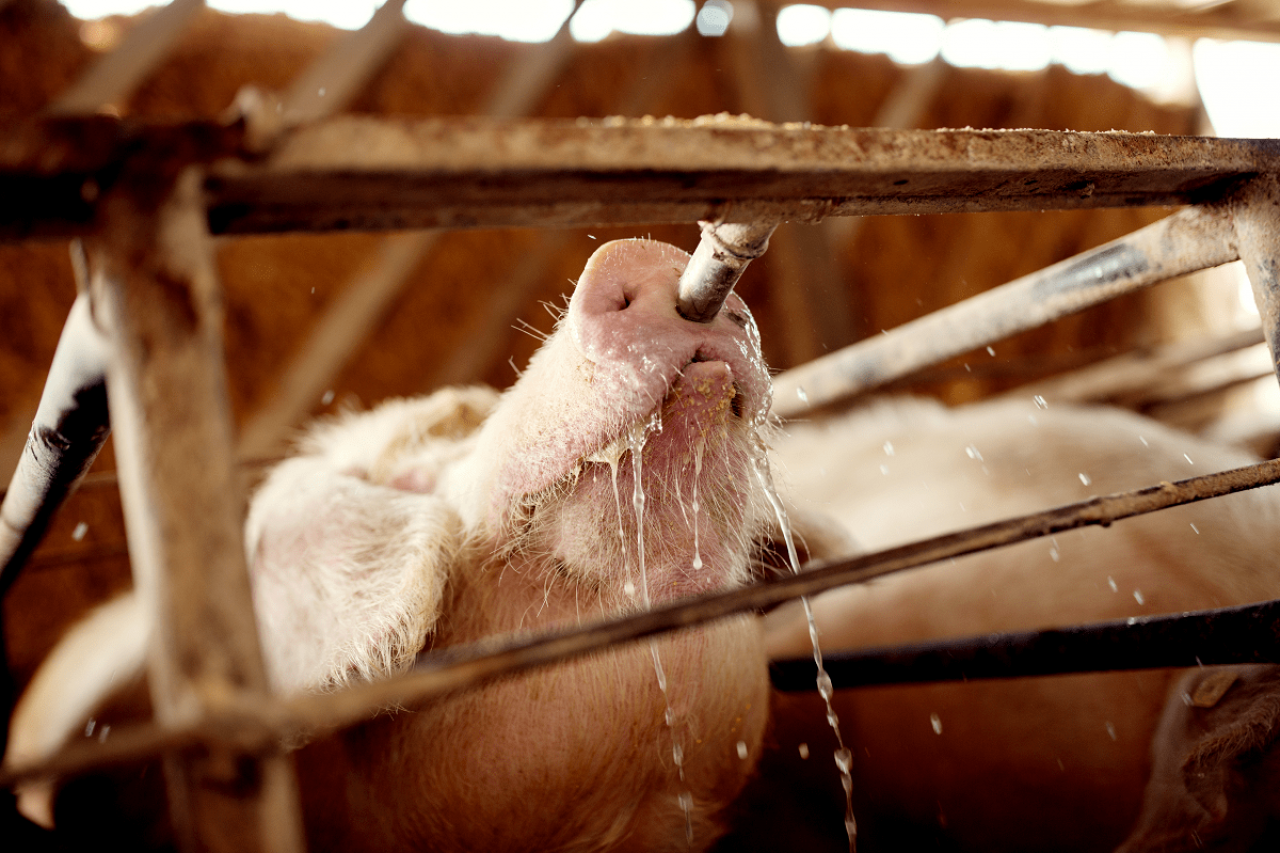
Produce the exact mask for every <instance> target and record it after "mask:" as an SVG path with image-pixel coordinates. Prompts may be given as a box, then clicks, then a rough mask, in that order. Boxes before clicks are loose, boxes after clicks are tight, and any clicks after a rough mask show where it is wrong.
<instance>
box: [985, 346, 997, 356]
mask: <svg viewBox="0 0 1280 853" xmlns="http://www.w3.org/2000/svg"><path fill="white" fill-rule="evenodd" d="M987 355H989V356H991V357H992V358H995V355H996V349H995V347H987Z"/></svg>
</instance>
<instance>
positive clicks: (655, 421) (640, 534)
mask: <svg viewBox="0 0 1280 853" xmlns="http://www.w3.org/2000/svg"><path fill="white" fill-rule="evenodd" d="M661 431H662V416H661V414H660V413H659V412H654V413H653V415H652V417H650V418H649V420H647V421H645V422H644V423H643V424H640V425H637V428H636V429H634V430H632V432H631V434H630V435H629V436H628V441H627V445H628V449H630V451H631V471H632V476H633V478H634V479H633V483H634V485H633V487H632V490H631V505H632V506H633V507H634V508H635V512H636V564H637V566H638V567H639V574H640V598H641V601H642V602H643V603H644V609H645V610H649V609H651V608H652V606H653V605H652V601H651V600H650V597H649V573H648V569H647V568H646V566H645V553H644V507H645V494H644V482H643V479H642V477H641V474H642V466H643V458H644V446H645V443H646V442H647V441H648V440H649V436H650V435H652V434H654V433H655V432H661ZM615 496H616V488H615ZM695 512H696V510H695ZM619 518H621V510H619ZM695 518H696V515H695ZM619 524H621V521H619ZM628 594H630V593H628ZM649 653H650V655H651V656H652V657H653V671H654V674H655V675H656V676H657V678H658V689H659V690H661V691H662V702H663V705H664V706H665V712H664V714H663V719H664V721H665V722H666V725H667V730H668V731H669V732H670V733H671V759H672V762H673V763H674V764H675V766H676V774H677V776H678V778H679V780H680V787H681V790H680V793H679V794H678V795H677V797H676V799H677V801H678V802H679V803H680V810H681V811H682V812H683V813H684V834H685V839H686V840H687V841H688V842H689V844H691V845H692V843H693V792H692V791H690V790H689V788H688V786H687V783H686V780H685V772H684V744H683V743H682V742H681V740H680V736H679V734H678V733H677V731H676V722H677V720H676V713H675V709H674V708H673V707H672V706H671V694H670V693H668V692H667V674H666V671H665V670H664V669H663V667H662V657H661V656H660V655H659V654H658V641H657V640H656V639H651V640H650V641H649Z"/></svg>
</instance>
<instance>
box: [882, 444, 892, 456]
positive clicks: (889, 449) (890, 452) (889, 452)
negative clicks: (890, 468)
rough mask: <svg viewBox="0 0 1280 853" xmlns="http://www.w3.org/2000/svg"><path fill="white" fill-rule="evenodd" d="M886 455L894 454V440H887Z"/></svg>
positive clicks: (885, 445)
mask: <svg viewBox="0 0 1280 853" xmlns="http://www.w3.org/2000/svg"><path fill="white" fill-rule="evenodd" d="M884 455H885V456H892V455H893V442H892V441H886V442H885V443H884Z"/></svg>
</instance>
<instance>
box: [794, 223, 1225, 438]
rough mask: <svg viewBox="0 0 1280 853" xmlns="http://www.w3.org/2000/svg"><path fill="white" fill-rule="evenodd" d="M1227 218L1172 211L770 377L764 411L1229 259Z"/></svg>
mask: <svg viewBox="0 0 1280 853" xmlns="http://www.w3.org/2000/svg"><path fill="white" fill-rule="evenodd" d="M1234 236H1235V235H1234V232H1233V230H1232V220H1231V213H1230V211H1229V210H1228V209H1227V208H1225V207H1222V206H1212V207H1194V208H1188V209H1186V210H1182V211H1179V212H1178V213H1175V214H1174V215H1172V216H1169V217H1166V218H1165V219H1162V220H1160V221H1159V222H1155V223H1153V224H1151V225H1148V226H1147V227H1145V228H1143V229H1141V230H1139V231H1135V232H1133V233H1132V234H1129V235H1127V236H1125V237H1121V238H1120V239H1118V240H1113V241H1111V242H1110V243H1107V244H1105V245H1103V246H1099V247H1098V248H1095V249H1091V250H1089V251H1087V252H1083V253H1081V254H1079V255H1076V256H1075V257H1074V258H1068V259H1067V260H1065V261H1061V262H1060V263H1057V264H1054V265H1053V266H1051V267H1047V268H1045V269H1043V270H1040V271H1038V272H1035V273H1032V274H1031V275H1027V276H1023V277H1022V278H1020V279H1017V280H1015V281H1012V282H1009V283H1008V284H1005V285H1002V286H1000V287H997V288H994V289H992V290H988V291H986V292H985V293H981V294H979V295H977V296H974V297H972V298H970V299H966V300H964V301H963V302H958V303H956V304H954V305H951V306H949V307H947V308H943V309H941V310H939V311H935V312H933V313H932V314H928V315H926V316H924V317H921V318H919V319H917V320H913V321H911V322H910V323H906V324H904V325H902V326H900V327H898V328H897V329H894V330H893V333H892V334H890V333H887V332H886V333H885V334H884V335H883V336H879V337H874V338H867V339H866V340H863V341H860V342H858V343H856V344H854V345H852V346H849V347H846V348H844V349H843V350H839V351H838V352H834V353H832V354H830V355H828V356H823V357H822V358H820V359H817V360H815V361H811V362H809V363H808V364H805V365H802V366H801V367H797V368H794V369H792V370H788V371H787V372H786V373H783V374H781V375H779V376H778V377H776V378H775V379H774V403H773V411H774V413H775V414H777V415H778V416H779V417H784V418H788V417H796V416H797V415H800V414H802V413H804V412H807V411H809V410H811V409H813V408H816V407H819V406H822V405H826V404H829V403H833V402H836V401H838V400H841V399H844V398H846V397H851V396H854V395H857V394H860V393H863V392H865V391H867V390H869V389H871V388H875V387H878V386H880V385H883V384H885V383H887V382H890V381H892V380H894V379H898V378H901V377H903V376H906V375H908V374H910V373H912V372H914V371H916V370H919V369H921V368H923V367H928V366H930V365H933V364H937V363H938V362H940V361H944V360H946V359H948V358H951V357H952V356H956V355H960V354H961V353H964V352H968V351H969V350H972V349H974V348H976V347H979V346H982V345H984V344H990V343H992V342H994V341H998V340H1001V339H1003V338H1006V337H1008V336H1010V335H1013V334H1015V333H1017V332H1022V331H1025V330H1027V329H1034V328H1036V327H1037V326H1042V325H1044V324H1045V323H1048V322H1050V321H1052V320H1056V319H1058V318H1060V317H1065V316H1067V315H1069V314H1074V313H1077V312H1079V311H1083V310H1084V309H1085V308H1089V307H1091V306H1093V305H1097V304H1099V303H1102V302H1106V301H1107V300H1109V299H1113V298H1115V297H1116V296H1119V295H1121V294H1123V293H1129V292H1132V291H1134V290H1139V289H1141V288H1144V287H1149V286H1150V285H1153V284H1155V283H1157V282H1160V281H1164V280H1165V279H1170V278H1175V277H1177V276H1180V275H1185V274H1187V273H1191V272H1195V271H1197V270H1202V269H1207V268H1209V267H1215V266H1219V265H1221V264H1225V263H1228V262H1230V261H1234V260H1236V258H1237V257H1238V253H1237V252H1236V250H1235V246H1234V242H1235V240H1234Z"/></svg>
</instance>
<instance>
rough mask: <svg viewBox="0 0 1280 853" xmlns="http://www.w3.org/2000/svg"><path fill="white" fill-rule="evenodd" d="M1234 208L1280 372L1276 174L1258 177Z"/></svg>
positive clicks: (1255, 295)
mask: <svg viewBox="0 0 1280 853" xmlns="http://www.w3.org/2000/svg"><path fill="white" fill-rule="evenodd" d="M1232 208H1233V212H1234V214H1235V238H1236V241H1237V243H1238V244H1239V248H1240V260H1242V261H1244V268H1245V272H1246V273H1248V275H1249V284H1250V285H1252V287H1253V299H1254V302H1256V303H1257V306H1258V313H1259V314H1260V315H1262V331H1263V334H1264V335H1266V338H1267V346H1268V347H1269V348H1270V350H1271V362H1272V365H1273V366H1274V367H1275V369H1276V373H1277V376H1280V181H1278V180H1277V177H1276V175H1274V174H1269V175H1262V176H1260V177H1258V178H1257V179H1256V180H1254V181H1253V182H1252V183H1250V184H1249V186H1248V187H1246V188H1245V189H1244V190H1243V191H1242V192H1241V193H1240V194H1239V196H1238V197H1237V198H1236V200H1235V202H1234V204H1233V205H1232Z"/></svg>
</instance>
